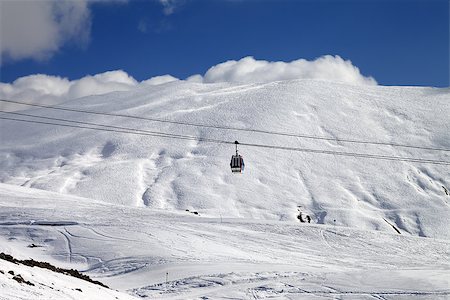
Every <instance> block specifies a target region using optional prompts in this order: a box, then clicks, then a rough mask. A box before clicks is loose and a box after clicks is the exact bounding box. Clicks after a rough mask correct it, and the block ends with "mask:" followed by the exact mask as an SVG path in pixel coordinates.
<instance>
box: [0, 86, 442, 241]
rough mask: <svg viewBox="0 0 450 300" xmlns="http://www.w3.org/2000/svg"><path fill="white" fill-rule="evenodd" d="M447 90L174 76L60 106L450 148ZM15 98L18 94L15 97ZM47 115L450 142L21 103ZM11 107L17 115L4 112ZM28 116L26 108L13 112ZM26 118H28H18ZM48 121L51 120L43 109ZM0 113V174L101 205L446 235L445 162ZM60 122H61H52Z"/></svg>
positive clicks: (272, 138) (424, 153) (139, 124)
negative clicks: (235, 163) (239, 159)
mask: <svg viewBox="0 0 450 300" xmlns="http://www.w3.org/2000/svg"><path fill="white" fill-rule="evenodd" d="M449 94H450V93H449V91H448V89H433V88H412V87H381V86H367V87H364V86H351V85H344V84H336V83H330V82H321V81H308V80H298V81H281V82H273V83H267V84H245V85H238V84H225V83H224V84H200V83H190V82H183V81H176V82H171V83H168V84H163V85H158V86H145V85H143V86H140V87H139V88H136V89H135V90H133V91H131V92H117V93H110V94H106V95H101V96H91V97H85V98H80V99H77V100H72V101H70V102H67V103H64V104H62V106H64V107H69V108H74V109H82V110H91V111H99V112H107V113H113V114H127V115H133V116H141V117H151V118H158V119H165V120H171V121H176V122H189V123H197V124H209V125H213V126H232V127H239V128H246V129H259V130H269V131H276V132H287V133H293V134H304V135H313V136H323V137H329V138H343V139H352V140H363V141H380V142H387V143H397V144H409V145H419V146H422V147H430V148H445V149H449V148H450V134H449V132H450V128H449V126H450V125H449V122H448V116H447V114H445V111H448V109H449V108H450V103H449V101H448V96H449ZM21 108H22V109H23V106H21ZM21 112H25V113H29V114H35V115H41V116H46V117H54V118H62V119H69V120H76V121H81V122H95V123H100V124H106V125H113V126H123V127H128V128H136V129H141V130H151V131H157V132H166V133H174V134H182V135H190V136H195V137H198V138H212V139H220V140H225V141H230V142H233V141H234V140H238V141H239V142H241V143H256V144H267V145H276V146H284V147H297V148H298V147H300V148H312V149H324V150H331V151H345V152H358V153H369V154H379V155H387V156H405V157H417V158H424V159H433V160H442V161H449V160H450V159H449V152H448V151H432V150H424V149H413V148H402V147H392V146H384V145H370V144H355V143H342V142H334V141H327V140H325V141H324V140H315V139H306V138H295V137H286V136H279V135H269V134H262V133H256V132H244V131H233V130H220V129H214V128H206V127H194V126H183V125H179V124H171V123H161V122H151V121H145V120H136V119H129V118H123V117H114V116H102V115H92V114H91V115H89V114H82V113H77V112H67V111H58V110H49V109H43V108H29V109H28V110H25V111H21ZM8 117H16V118H19V117H18V116H8ZM22 118H25V117H22ZM28 119H31V118H28ZM35 120H36V119H35ZM40 121H47V122H48V120H40ZM0 122H1V140H2V144H1V146H0V166H1V172H0V181H1V182H3V183H9V184H15V185H21V186H25V187H31V188H39V189H44V190H49V191H55V192H59V193H63V194H70V195H79V196H83V197H88V198H92V199H96V200H101V201H105V202H108V203H115V204H123V205H128V206H139V207H148V208H157V209H164V210H181V211H184V210H185V209H189V210H195V211H198V212H200V213H201V214H202V215H204V216H213V217H217V216H220V215H221V216H222V217H238V218H250V219H265V220H291V221H292V220H296V216H297V214H298V212H297V206H301V207H302V208H301V209H303V210H304V211H305V213H307V214H309V215H311V217H312V219H313V222H314V223H319V224H333V225H343V226H350V227H357V228H360V229H371V230H372V229H375V230H383V231H392V227H391V226H390V225H389V224H387V223H386V222H385V221H384V220H383V218H385V219H386V220H388V221H389V222H391V223H392V224H395V226H396V227H398V228H399V229H400V230H401V231H403V232H404V233H407V234H412V235H420V236H429V237H445V238H449V237H450V229H449V228H450V226H448V221H447V220H448V218H447V216H448V215H449V213H450V209H449V204H450V195H447V194H446V193H445V190H447V191H448V190H449V186H450V182H449V176H448V175H449V167H448V165H447V166H445V165H444V166H441V165H432V164H424V163H412V162H396V161H383V160H375V159H364V158H354V157H345V156H337V155H325V154H314V153H302V152H295V151H283V150H276V149H264V148H254V147H245V146H242V147H241V148H240V152H241V154H242V155H243V156H244V159H245V162H246V170H245V174H243V175H241V176H236V175H232V174H231V172H230V170H229V159H230V157H231V155H232V154H233V153H234V146H233V145H224V144H214V143H206V142H198V141H185V140H176V139H169V138H160V137H146V136H144V137H143V136H139V135H132V134H123V133H115V132H102V131H92V130H83V129H74V128H66V127H55V126H51V125H42V124H40V125H36V124H30V123H18V122H13V121H7V120H0ZM59 123H62V122H59Z"/></svg>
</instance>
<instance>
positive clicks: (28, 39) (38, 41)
mask: <svg viewBox="0 0 450 300" xmlns="http://www.w3.org/2000/svg"><path fill="white" fill-rule="evenodd" d="M0 5H1V7H0V8H1V9H0V10H1V21H0V22H1V23H0V25H1V26H0V28H1V29H0V41H1V43H0V49H1V54H2V56H4V57H6V58H9V59H11V60H20V59H24V58H32V59H35V60H45V59H48V58H49V57H51V56H52V55H53V54H54V53H55V52H56V51H58V49H59V48H60V47H61V46H62V45H63V44H64V43H67V42H69V41H70V42H74V43H76V44H77V45H79V46H81V47H84V46H86V45H87V44H88V42H89V37H90V28H91V15H90V11H89V9H88V6H87V1H84V0H81V1H70V0H61V1H56V0H44V1H11V0H7V1H1V4H0Z"/></svg>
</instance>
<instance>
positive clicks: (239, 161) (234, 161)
mask: <svg viewBox="0 0 450 300" xmlns="http://www.w3.org/2000/svg"><path fill="white" fill-rule="evenodd" d="M234 143H235V144H236V155H233V156H231V162H230V167H231V172H233V173H242V172H243V171H244V167H245V164H244V159H243V158H242V156H241V155H239V153H238V148H237V145H238V144H239V142H238V141H235V142H234Z"/></svg>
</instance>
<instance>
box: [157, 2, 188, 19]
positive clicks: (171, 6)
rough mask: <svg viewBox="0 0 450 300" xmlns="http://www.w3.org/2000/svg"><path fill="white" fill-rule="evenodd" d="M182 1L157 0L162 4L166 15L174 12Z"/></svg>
mask: <svg viewBox="0 0 450 300" xmlns="http://www.w3.org/2000/svg"><path fill="white" fill-rule="evenodd" d="M182 2H183V1H181V0H159V3H161V4H162V6H163V12H164V14H165V15H166V16H168V15H171V14H173V13H174V12H175V9H176V8H178V7H179V6H180V5H181V4H182Z"/></svg>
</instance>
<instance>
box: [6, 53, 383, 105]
mask: <svg viewBox="0 0 450 300" xmlns="http://www.w3.org/2000/svg"><path fill="white" fill-rule="evenodd" d="M292 79H317V80H327V81H334V82H343V83H348V84H353V85H376V84H377V83H376V81H375V79H373V78H372V77H365V76H363V75H362V74H361V72H360V71H359V69H358V68H357V67H355V66H354V65H353V64H352V63H351V62H350V61H349V60H344V59H342V58H341V57H339V56H329V55H327V56H323V57H320V58H318V59H316V60H314V61H307V60H304V59H299V60H294V61H292V62H269V61H265V60H255V59H254V58H253V57H245V58H242V59H241V60H238V61H235V60H230V61H227V62H224V63H220V64H218V65H215V66H213V67H211V68H210V69H209V70H208V71H207V72H206V73H205V74H204V75H203V76H202V75H200V74H195V75H192V76H190V77H188V78H187V79H186V81H189V82H197V83H216V82H235V83H257V82H271V81H279V80H292ZM177 80H179V79H178V78H176V77H173V76H171V75H162V76H156V77H152V78H150V79H147V80H144V81H141V82H138V81H136V80H135V79H134V78H133V77H131V76H130V75H128V74H127V73H126V72H124V71H122V70H118V71H109V72H105V73H101V74H97V75H93V76H91V75H89V76H85V77H83V78H81V79H78V80H72V81H70V80H68V79H67V78H61V77H57V76H49V75H43V74H37V75H30V76H25V77H21V78H19V79H17V80H15V81H14V82H12V83H0V99H8V100H17V101H28V102H33V103H41V104H57V103H61V102H64V101H67V100H71V99H75V98H80V97H85V96H90V95H100V94H106V93H110V92H116V91H129V90H132V89H134V88H136V87H137V86H155V85H160V84H165V83H169V82H173V81H177ZM0 106H1V107H2V109H5V105H4V104H1V102H0ZM14 109H17V107H16V106H15V108H14Z"/></svg>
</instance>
